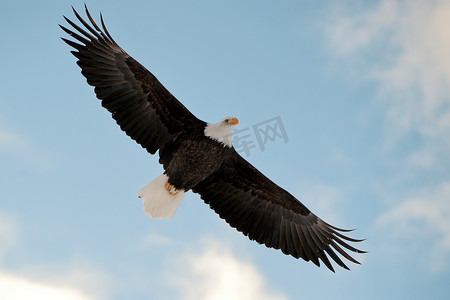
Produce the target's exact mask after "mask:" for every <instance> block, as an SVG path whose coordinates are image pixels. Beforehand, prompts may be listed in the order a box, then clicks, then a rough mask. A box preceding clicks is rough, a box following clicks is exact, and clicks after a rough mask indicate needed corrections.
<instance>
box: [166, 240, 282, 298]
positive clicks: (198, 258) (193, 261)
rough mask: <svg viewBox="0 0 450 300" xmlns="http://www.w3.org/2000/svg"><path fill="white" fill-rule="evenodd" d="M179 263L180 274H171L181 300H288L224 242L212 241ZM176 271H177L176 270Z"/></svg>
mask: <svg viewBox="0 0 450 300" xmlns="http://www.w3.org/2000/svg"><path fill="white" fill-rule="evenodd" d="M175 264H177V265H179V266H181V265H182V266H184V267H183V268H181V267H178V268H175V270H177V273H175V274H173V273H171V274H168V280H169V282H170V284H171V285H172V286H173V287H174V288H175V289H176V290H178V292H179V294H180V299H185V300H190V299H195V300H221V299H223V300H229V299H233V300H247V299H262V300H265V299H267V300H269V299H271V300H285V299H287V298H286V297H285V296H284V295H283V294H281V293H279V292H276V291H273V290H271V289H270V287H268V283H267V282H265V280H264V277H263V276H262V275H261V273H260V272H259V270H258V269H257V268H256V267H255V266H254V265H253V264H252V263H251V262H249V261H246V260H244V259H242V258H238V257H236V256H235V255H234V254H233V252H232V251H231V250H230V249H229V248H228V247H227V246H226V245H224V243H222V242H219V241H216V240H209V241H207V242H205V243H204V247H203V249H202V250H201V251H195V252H194V251H187V252H185V253H184V254H183V255H181V257H179V258H178V259H177V260H176V262H175ZM172 271H173V270H172Z"/></svg>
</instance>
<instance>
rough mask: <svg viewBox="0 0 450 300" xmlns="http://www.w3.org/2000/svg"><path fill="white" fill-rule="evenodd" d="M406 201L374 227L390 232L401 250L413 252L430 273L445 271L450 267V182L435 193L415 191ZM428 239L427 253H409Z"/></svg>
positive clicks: (389, 212)
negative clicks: (399, 244)
mask: <svg viewBox="0 0 450 300" xmlns="http://www.w3.org/2000/svg"><path fill="white" fill-rule="evenodd" d="M405 198H406V199H403V201H401V202H400V204H398V205H395V206H394V207H393V208H392V209H391V210H389V211H387V212H385V213H384V214H382V215H381V216H380V217H379V218H378V220H377V225H379V226H382V227H385V228H389V232H390V233H391V235H392V237H393V238H394V239H395V240H397V241H400V242H401V243H402V249H408V251H412V252H413V253H412V254H413V255H414V256H415V257H417V258H418V260H419V261H422V262H423V263H425V262H426V264H427V266H429V267H430V268H431V270H432V271H442V270H444V269H446V268H447V267H449V264H450V261H449V259H450V205H449V199H450V181H449V182H446V183H443V184H441V185H439V186H438V187H437V188H434V189H429V188H424V189H421V190H417V191H414V192H413V193H411V194H409V195H407V196H405ZM428 239H431V241H427V243H426V245H427V248H428V249H427V250H428V251H426V252H425V253H423V252H420V253H414V252H415V251H414V250H412V249H416V248H417V246H422V244H423V241H424V240H428ZM424 254H425V255H424Z"/></svg>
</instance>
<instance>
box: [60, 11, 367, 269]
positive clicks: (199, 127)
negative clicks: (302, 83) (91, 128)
mask: <svg viewBox="0 0 450 300" xmlns="http://www.w3.org/2000/svg"><path fill="white" fill-rule="evenodd" d="M72 9H73V7H72ZM85 9H86V16H87V18H88V19H89V22H90V24H89V23H88V22H87V21H85V20H84V19H83V18H82V17H81V16H80V15H79V14H78V13H77V12H76V11H75V9H73V12H74V14H75V16H76V17H77V19H78V20H79V21H80V22H81V24H82V26H84V28H82V26H79V25H77V24H75V23H74V22H72V21H71V20H69V19H68V18H66V17H64V19H65V20H66V21H67V22H68V23H69V24H70V25H71V26H72V27H73V29H72V30H70V29H67V28H65V27H64V26H61V25H60V27H61V28H62V29H63V30H64V31H65V32H66V33H67V34H69V35H70V36H71V37H72V38H74V39H76V40H77V41H78V42H79V43H78V42H74V41H71V40H68V39H65V38H62V39H63V40H64V42H66V43H67V44H69V45H70V46H71V47H73V48H75V49H76V51H71V53H72V54H73V55H74V56H75V57H76V58H77V59H78V61H77V64H78V66H79V67H80V68H81V73H82V74H83V75H84V77H86V79H87V82H88V84H89V85H91V86H94V87H95V94H96V95H97V98H98V99H100V100H101V103H102V106H103V107H105V108H106V109H107V110H108V111H109V112H110V113H111V114H112V117H113V118H114V120H116V122H117V124H118V125H119V126H120V128H121V129H122V130H123V131H124V132H125V133H126V134H127V135H128V136H130V137H131V138H132V139H133V140H135V141H136V142H137V143H138V144H140V145H141V146H142V147H143V148H145V149H146V150H147V151H148V152H149V153H151V154H155V153H156V151H158V150H159V162H160V163H161V164H162V165H163V167H164V173H163V174H162V175H160V176H159V177H157V178H156V179H155V180H154V181H152V182H151V183H149V184H148V185H147V186H145V187H144V188H142V189H141V190H140V191H139V192H138V196H139V197H140V198H142V199H143V208H144V211H145V212H146V213H147V214H149V215H150V216H151V217H152V218H157V219H158V218H167V219H169V220H170V219H171V218H172V216H173V215H174V213H175V210H176V209H177V207H178V206H179V204H180V202H181V200H182V199H183V196H184V194H185V193H186V192H187V191H189V190H192V191H193V192H194V193H198V194H199V195H200V196H201V198H202V199H203V200H204V201H205V203H206V204H209V206H210V207H211V208H212V209H213V210H214V211H215V212H216V213H217V214H218V215H219V216H220V217H221V218H222V219H225V221H226V222H227V223H228V224H229V225H230V226H232V227H234V228H236V229H237V230H238V231H240V232H242V233H243V234H244V235H246V236H248V238H249V239H250V240H255V241H257V242H258V243H260V244H264V245H266V246H267V247H270V248H275V249H281V251H282V252H283V253H284V254H286V255H292V256H293V257H295V258H300V257H301V258H303V259H304V260H305V261H312V262H313V263H314V264H316V265H317V266H320V262H319V259H320V260H321V261H322V262H323V263H324V264H325V265H326V266H327V267H328V268H329V269H330V270H331V271H333V272H334V269H333V266H332V264H331V263H330V260H329V258H328V257H330V258H332V259H333V260H334V261H335V262H336V263H337V264H338V265H339V266H341V267H343V268H345V269H348V267H347V266H346V265H345V264H344V262H343V261H342V260H341V258H340V257H339V256H338V255H337V253H339V254H340V255H341V256H342V257H344V258H345V259H347V260H349V261H351V262H353V263H357V264H359V262H358V261H356V260H355V259H354V258H352V257H351V256H350V255H349V254H348V253H347V252H346V251H345V250H344V249H347V251H348V250H349V251H352V252H356V253H364V251H361V250H358V249H356V248H354V247H352V246H350V245H349V244H348V243H347V242H361V241H362V240H357V239H353V238H350V237H348V236H346V235H344V232H349V231H350V230H344V229H340V228H337V227H334V226H332V225H330V224H328V223H326V222H324V221H323V220H322V219H320V218H319V217H317V216H316V215H315V214H313V213H312V212H311V211H310V210H309V209H308V208H306V206H304V205H303V204H302V203H301V202H300V201H298V200H297V199H296V198H295V197H293V196H292V195H291V194H290V193H288V192H287V191H285V190H284V189H282V188H281V187H279V186H278V185H276V184H275V183H273V182H272V181H271V180H270V179H268V178H267V177H266V176H264V175H263V174H262V173H261V172H259V171H258V170H257V169H256V168H255V167H253V166H252V165H251V164H250V163H248V162H247V161H246V160H245V159H243V158H242V157H241V156H240V155H239V154H238V153H237V152H236V150H235V149H234V148H233V146H232V144H231V134H232V131H233V128H234V127H235V126H236V125H237V124H238V119H237V118H233V117H227V118H225V119H223V120H222V121H221V122H219V123H216V124H211V123H206V122H204V121H202V120H199V119H198V118H196V117H195V116H194V115H193V114H192V113H191V112H190V111H189V110H188V109H187V108H186V107H184V106H183V104H181V103H180V102H179V101H178V100H177V99H176V98H175V97H174V96H173V95H172V94H171V93H170V92H169V91H168V90H166V88H164V86H163V85H162V84H161V83H160V82H159V81H158V79H156V77H155V76H154V75H153V74H152V73H150V72H149V71H148V70H147V69H146V68H144V67H143V66H142V65H141V64H140V63H139V62H137V61H136V60H134V59H133V58H132V57H131V56H129V55H128V54H127V53H126V52H125V51H124V50H123V49H122V48H121V47H120V46H119V45H118V44H117V43H116V42H115V41H114V39H113V38H112V37H111V35H110V34H109V32H108V30H107V29H106V27H105V24H104V22H103V18H102V15H101V14H100V20H101V25H102V28H100V27H99V26H98V25H97V24H96V23H95V22H94V20H93V18H92V17H91V15H90V13H89V11H88V9H87V7H85ZM346 241H347V242H346ZM327 255H328V256H327Z"/></svg>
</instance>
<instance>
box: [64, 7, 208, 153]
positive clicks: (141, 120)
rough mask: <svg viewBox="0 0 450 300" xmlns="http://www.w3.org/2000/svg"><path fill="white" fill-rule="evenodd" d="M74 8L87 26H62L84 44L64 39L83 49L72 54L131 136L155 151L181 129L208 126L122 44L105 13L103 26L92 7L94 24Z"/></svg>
mask: <svg viewBox="0 0 450 300" xmlns="http://www.w3.org/2000/svg"><path fill="white" fill-rule="evenodd" d="M73 12H74V14H75V16H76V17H77V18H78V20H79V21H80V22H81V24H82V25H83V26H84V28H85V29H83V28H82V27H81V26H78V25H77V24H75V23H74V22H72V21H71V20H69V19H68V18H66V17H64V18H65V19H66V21H67V22H68V23H69V24H70V25H71V26H72V27H73V30H70V29H67V28H65V27H64V26H61V25H60V27H61V28H62V29H63V30H64V31H65V32H66V33H68V34H69V35H70V36H71V37H73V38H74V39H76V40H77V41H78V42H80V43H81V44H79V43H76V42H73V41H70V40H68V39H65V38H62V39H63V40H64V41H65V42H66V43H67V44H69V45H70V46H72V47H73V48H75V49H76V50H77V51H72V54H73V55H75V56H76V57H77V58H78V61H77V64H78V66H80V68H81V73H82V74H83V75H84V76H85V77H86V79H87V82H88V83H89V84H90V85H92V86H94V87H95V93H96V95H97V98H99V99H100V100H101V101H102V106H103V107H105V108H106V109H107V110H108V111H109V112H111V113H112V116H113V118H114V119H115V120H116V122H117V124H118V125H120V128H121V129H122V130H123V131H125V132H126V134H127V135H129V136H130V137H131V138H132V139H133V140H135V141H136V142H137V143H139V144H140V145H141V146H142V147H144V148H145V149H147V151H148V152H150V153H151V154H154V153H155V152H156V151H157V150H158V149H159V148H160V147H162V146H163V145H164V144H165V143H166V142H168V141H169V140H171V139H172V138H173V137H175V136H176V135H178V134H179V133H181V132H183V131H185V130H186V131H187V130H192V129H193V128H202V127H203V126H204V122H203V121H200V120H199V119H197V118H196V117H195V116H194V115H193V114H192V113H191V112H190V111H189V110H187V109H186V107H184V106H183V105H182V104H181V103H180V102H179V101H178V100H177V99H176V98H175V97H174V96H173V95H172V94H171V93H170V92H169V91H168V90H166V88H164V86H163V85H162V84H161V83H160V82H159V81H158V79H156V77H155V76H153V74H152V73H150V72H149V71H148V70H147V69H145V68H144V67H143V66H142V65H141V64H140V63H139V62H137V61H136V60H134V59H133V58H132V57H131V56H129V55H128V54H127V53H126V52H125V51H124V50H122V48H120V47H119V45H117V43H116V42H115V41H114V40H113V38H112V37H111V35H110V34H109V33H108V30H107V29H106V27H105V25H104V22H103V18H102V17H101V15H100V18H101V25H102V28H103V30H102V29H100V27H99V26H97V24H96V23H95V22H94V20H93V19H92V17H91V15H90V14H89V11H88V10H87V8H86V15H87V17H88V19H89V21H90V24H89V23H88V22H86V21H85V20H83V18H81V16H80V15H79V14H78V13H77V12H76V11H75V9H73ZM86 30H87V31H86Z"/></svg>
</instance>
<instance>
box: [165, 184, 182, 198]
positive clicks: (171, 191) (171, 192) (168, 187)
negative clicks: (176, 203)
mask: <svg viewBox="0 0 450 300" xmlns="http://www.w3.org/2000/svg"><path fill="white" fill-rule="evenodd" d="M166 191H168V192H169V195H173V196H174V195H176V194H178V193H179V192H180V191H177V190H176V189H175V187H174V186H173V185H171V184H170V183H169V182H168V181H167V182H166Z"/></svg>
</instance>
